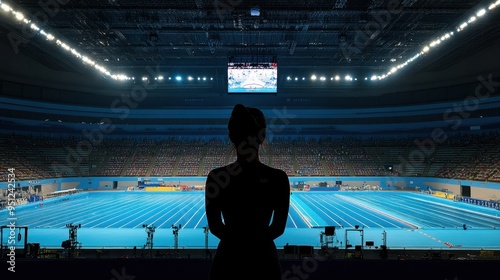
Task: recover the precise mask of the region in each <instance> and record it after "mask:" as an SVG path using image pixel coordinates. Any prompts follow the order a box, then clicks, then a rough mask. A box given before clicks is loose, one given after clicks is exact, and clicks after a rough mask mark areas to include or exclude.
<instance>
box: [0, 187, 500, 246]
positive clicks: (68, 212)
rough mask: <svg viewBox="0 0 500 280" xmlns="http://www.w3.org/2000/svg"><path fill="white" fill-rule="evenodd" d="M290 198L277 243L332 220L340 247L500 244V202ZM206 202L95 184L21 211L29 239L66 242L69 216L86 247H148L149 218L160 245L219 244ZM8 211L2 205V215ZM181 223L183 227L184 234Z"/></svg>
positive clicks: (316, 235)
mask: <svg viewBox="0 0 500 280" xmlns="http://www.w3.org/2000/svg"><path fill="white" fill-rule="evenodd" d="M290 202H291V203H290V211H289V216H288V221H287V229H286V231H285V234H284V235H283V236H281V237H280V238H278V239H277V240H276V244H277V246H284V245H285V244H287V243H288V244H296V245H311V246H314V247H319V246H321V244H322V239H321V238H322V235H323V233H324V230H325V227H328V226H333V227H335V235H334V236H333V240H332V242H333V245H336V246H339V247H342V246H343V245H345V244H346V243H347V242H349V244H364V242H366V241H372V242H371V243H373V244H374V245H373V246H379V245H381V244H385V245H386V246H388V247H392V248H408V249H410V248H412V249H419V248H422V249H428V248H436V249H437V248H447V249H449V248H467V249H475V248H485V249H486V248H488V249H500V238H498V237H499V236H500V231H498V230H497V228H500V211H499V210H496V209H493V208H486V207H482V206H478V205H472V204H467V203H461V202H456V201H452V200H449V199H443V198H439V197H434V196H432V195H428V194H425V193H421V192H403V191H398V192H391V191H346V192H339V191H336V192H331V191H330V192H328V191H327V192H320V191H315V192H292V196H291V201H290ZM204 208H205V206H204V195H203V192H201V191H186V192H144V191H129V192H127V191H91V192H80V193H77V194H73V195H69V196H62V197H56V198H50V199H45V200H44V201H43V205H39V204H38V203H30V204H27V205H21V206H19V207H16V212H15V214H16V225H19V226H27V227H28V228H29V230H28V242H31V243H40V246H41V247H44V248H61V243H62V241H64V240H67V239H68V238H69V229H68V227H67V225H68V224H73V225H79V226H80V228H78V230H77V234H78V236H77V239H78V242H80V243H81V246H82V247H83V248H132V247H134V246H137V247H138V248H141V247H143V246H144V245H145V243H146V239H147V230H146V228H145V226H154V228H155V231H154V239H153V241H154V247H155V248H172V247H173V246H174V244H175V243H176V242H177V245H178V248H205V247H210V248H213V247H215V246H216V245H217V242H218V240H217V239H216V238H215V237H214V236H212V235H211V234H210V233H206V231H205V229H206V226H207V221H206V216H205V211H204ZM8 218H9V217H8V213H7V211H6V210H5V209H4V210H2V211H1V212H0V219H1V220H3V221H7V220H8ZM464 225H466V227H465V228H466V230H465V229H464ZM174 226H177V227H180V230H179V231H178V232H177V233H178V235H177V240H175V238H176V236H175V235H174V228H173V227H174ZM356 228H357V229H358V230H354V229H356ZM4 231H5V229H4ZM19 233H20V234H23V233H22V232H21V231H20V232H19ZM7 235H8V234H6V232H4V233H3V241H2V242H3V243H2V244H4V245H5V244H6V242H7V241H8V240H7V239H6V238H7ZM244 242H245V241H244V240H242V243H244ZM19 245H20V243H19Z"/></svg>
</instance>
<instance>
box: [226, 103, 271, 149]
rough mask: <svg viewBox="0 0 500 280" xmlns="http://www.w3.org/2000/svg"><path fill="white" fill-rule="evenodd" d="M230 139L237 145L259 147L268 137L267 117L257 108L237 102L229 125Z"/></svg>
mask: <svg viewBox="0 0 500 280" xmlns="http://www.w3.org/2000/svg"><path fill="white" fill-rule="evenodd" d="M227 128H228V132H229V139H230V140H231V142H232V143H233V144H234V145H235V147H243V146H246V147H248V146H251V147H255V148H257V147H258V146H259V145H261V144H262V143H264V140H265V139H266V118H265V116H264V113H262V111H261V110H259V109H257V108H252V107H245V106H243V105H241V104H236V105H235V106H234V108H233V111H232V112H231V117H230V118H229V122H228V125H227Z"/></svg>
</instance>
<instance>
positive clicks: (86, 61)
mask: <svg viewBox="0 0 500 280" xmlns="http://www.w3.org/2000/svg"><path fill="white" fill-rule="evenodd" d="M498 6H500V0H497V1H496V2H494V3H492V4H490V6H489V7H488V8H487V9H485V8H484V9H481V10H479V11H478V12H476V13H475V14H474V15H473V16H471V17H470V18H469V19H468V20H467V21H465V22H463V23H461V24H460V25H459V26H458V27H457V28H456V32H462V31H463V30H465V29H466V28H468V27H469V26H470V25H471V24H473V23H474V22H475V21H476V20H477V19H478V18H480V17H483V16H484V15H485V14H486V13H487V12H488V11H487V10H490V11H491V10H493V9H495V8H496V7H498ZM0 8H1V9H2V10H3V11H4V12H5V13H7V14H9V15H10V16H12V17H13V18H14V19H15V20H17V21H19V22H22V23H24V24H26V25H29V27H30V28H31V29H33V30H34V31H36V32H38V34H40V35H42V36H45V38H46V39H47V41H49V42H55V43H56V44H57V45H58V46H59V47H60V48H61V49H63V50H64V51H68V52H70V53H71V54H72V55H74V56H75V57H77V58H79V59H80V60H81V61H82V62H83V63H84V64H87V65H90V66H92V67H94V68H95V69H96V70H97V71H99V72H101V73H102V74H104V75H106V76H109V77H111V78H112V79H114V80H119V81H126V80H135V78H134V77H131V76H128V75H126V74H121V73H112V72H111V71H110V70H108V69H107V68H106V67H104V66H102V65H101V64H99V63H98V62H96V61H95V60H93V59H92V58H90V57H88V56H86V55H84V54H82V53H80V52H79V51H78V50H76V49H75V48H73V47H71V46H70V45H68V44H67V43H65V42H63V41H61V40H60V39H58V38H56V37H55V36H54V35H52V34H50V33H47V32H46V31H44V30H43V29H41V28H40V27H39V26H37V25H36V24H35V23H34V22H32V20H30V19H27V18H26V17H25V16H24V15H23V14H22V13H21V12H19V11H16V10H14V9H12V8H11V7H10V6H9V5H8V4H6V3H4V2H3V1H1V0H0ZM454 34H455V33H454V32H448V33H446V34H444V35H442V36H441V37H439V38H437V39H435V40H434V41H432V42H431V43H429V44H427V45H425V46H423V47H422V49H421V51H420V52H418V53H417V54H416V55H414V56H413V57H411V58H410V59H408V60H406V61H405V62H403V63H401V64H399V65H396V66H394V67H392V68H391V70H390V71H389V72H387V73H385V74H381V75H373V76H372V77H371V78H370V80H372V81H376V80H383V79H385V78H387V77H389V76H391V75H393V74H395V73H396V72H398V71H399V70H400V69H402V68H404V67H406V66H407V65H408V64H410V63H411V62H413V61H414V60H415V59H417V58H419V57H420V56H423V55H425V54H426V53H428V52H430V51H431V50H432V49H434V48H436V47H438V46H439V45H440V44H441V43H443V42H444V41H447V40H449V39H450V38H451V37H453V35H454ZM391 61H395V60H394V59H392V60H391ZM313 77H315V76H312V77H311V80H315V79H313ZM154 79H155V80H163V77H162V76H159V77H155V78H154ZM169 79H172V77H169ZM174 79H175V80H177V81H181V80H182V77H180V76H177V77H175V78H174ZM189 79H190V78H189V77H188V80H189ZM193 79H194V78H192V77H191V80H193ZM201 79H203V78H201ZM210 79H211V80H213V78H210ZM291 79H292V78H291V77H288V78H287V80H291ZM302 79H303V80H305V78H302ZM319 79H320V80H326V78H325V77H320V78H319ZM333 79H335V80H337V81H338V80H340V77H339V76H336V77H335V78H331V80H333ZM142 80H148V78H147V77H142ZM198 80H200V78H198ZM204 80H206V78H205V79H204ZM294 80H298V77H296V78H295V79H294ZM345 80H346V81H352V80H357V78H352V77H351V76H346V77H345ZM365 80H368V78H367V77H366V78H365Z"/></svg>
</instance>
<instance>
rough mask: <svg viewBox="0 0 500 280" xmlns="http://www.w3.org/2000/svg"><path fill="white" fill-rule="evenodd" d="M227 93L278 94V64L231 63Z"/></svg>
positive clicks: (228, 72)
mask: <svg viewBox="0 0 500 280" xmlns="http://www.w3.org/2000/svg"><path fill="white" fill-rule="evenodd" d="M227 91H228V93H277V92H278V65H277V63H276V62H270V63H234V62H229V63H228V66H227Z"/></svg>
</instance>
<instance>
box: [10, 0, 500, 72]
mask: <svg viewBox="0 0 500 280" xmlns="http://www.w3.org/2000/svg"><path fill="white" fill-rule="evenodd" d="M3 2H5V3H8V1H3ZM482 2H483V1H478V0H454V1H451V0H427V1H425V0H424V1H416V0H402V1H398V0H390V1H384V0H369V1H367V0H363V1H361V0H330V1H293V0H287V1H281V0H278V1H239V0H234V1H232V0H231V1H230V0H210V1H206V0H195V1H186V0H182V1H180V0H177V1H130V0H107V1H104V0H71V1H70V0H60V1H46V2H44V1H39V0H22V1H11V3H12V6H13V7H17V8H19V9H20V10H24V11H26V13H27V14H28V15H32V16H36V18H38V19H39V22H40V23H41V24H40V26H42V27H44V28H45V29H46V30H49V31H50V32H52V33H53V34H54V35H56V36H57V37H58V38H61V39H63V40H65V41H66V42H67V43H68V44H71V45H72V46H73V47H74V48H76V49H78V50H79V51H80V52H82V53H84V54H87V55H88V56H90V57H92V58H93V59H95V60H96V61H98V62H100V63H102V65H104V66H106V67H107V68H109V69H110V70H112V71H115V72H122V73H131V74H133V73H137V72H141V71H144V68H145V67H147V66H152V67H155V66H161V67H166V68H169V67H171V68H182V67H189V68H197V69H211V68H219V69H224V67H225V63H226V62H227V60H228V57H236V58H239V57H249V58H253V59H267V58H275V59H276V60H277V61H278V62H279V65H280V67H282V69H290V71H291V72H293V71H295V70H296V69H300V68H312V67H314V66H315V67H320V68H321V67H326V68H339V67H348V68H349V69H352V70H354V71H355V70H357V69H359V70H361V71H364V72H375V71H378V72H379V73H380V72H386V71H388V70H390V68H391V67H392V65H394V64H395V63H398V62H403V61H405V60H407V59H409V58H411V57H412V56H414V55H415V54H416V53H417V52H419V51H420V50H421V47H422V46H423V45H424V44H426V43H428V42H429V41H430V40H433V39H435V38H436V37H437V36H440V35H441V34H443V33H445V32H449V31H454V30H455V29H456V27H457V26H458V25H459V24H460V22H461V21H463V20H464V19H467V18H468V17H469V16H470V15H472V14H473V13H474V12H475V11H476V10H477V9H478V7H481V6H478V4H481V3H482ZM43 3H51V4H43ZM54 3H55V4H54ZM484 3H490V1H486V2H484ZM255 7H258V8H259V11H260V15H258V16H252V15H251V13H250V11H251V9H252V8H255ZM486 8H487V6H486ZM497 14H498V13H495V14H494V15H489V18H488V19H487V20H484V21H482V22H478V23H477V24H476V26H475V27H474V30H473V31H472V32H468V34H467V36H463V37H461V38H460V41H459V42H458V43H453V44H449V45H448V46H447V47H446V48H443V53H442V54H441V55H436V56H434V57H433V60H430V59H428V60H427V61H425V62H424V61H422V62H421V63H416V65H414V66H413V69H412V72H413V73H415V72H416V71H422V70H426V71H429V70H430V69H439V68H442V67H446V65H447V64H449V63H451V62H452V61H454V60H456V59H457V58H458V57H462V56H463V55H464V54H467V53H471V52H476V51H478V50H479V49H481V48H483V47H485V46H486V43H487V42H491V41H492V38H495V39H496V38H498V37H499V35H500V27H499V24H498V22H499V18H498V15H497ZM2 28H3V29H7V30H13V29H15V28H17V27H16V26H15V25H12V24H6V23H4V24H3V26H2ZM23 51H25V52H26V53H27V54H28V53H29V54H30V55H31V56H32V57H33V58H35V59H37V60H40V61H42V62H43V63H44V64H45V65H50V66H51V67H54V68H58V67H59V68H63V69H65V70H68V71H75V70H76V71H81V65H80V64H81V63H79V62H78V61H71V59H69V58H67V57H65V56H68V54H65V53H62V52H57V51H54V50H53V49H52V48H51V47H50V46H48V45H47V44H43V42H33V43H31V44H27V45H26V46H25V49H23ZM445 54H446V55H445ZM391 60H393V61H392V62H391ZM394 60H395V61H394Z"/></svg>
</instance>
